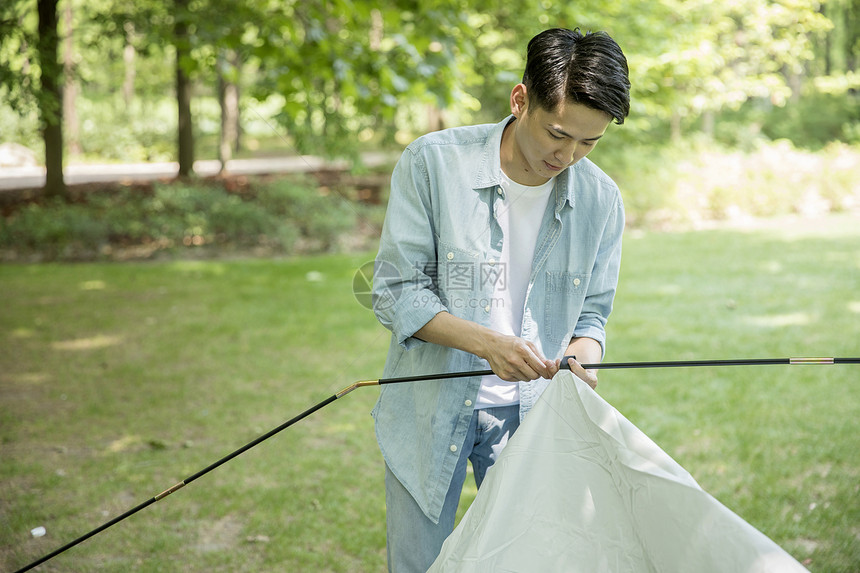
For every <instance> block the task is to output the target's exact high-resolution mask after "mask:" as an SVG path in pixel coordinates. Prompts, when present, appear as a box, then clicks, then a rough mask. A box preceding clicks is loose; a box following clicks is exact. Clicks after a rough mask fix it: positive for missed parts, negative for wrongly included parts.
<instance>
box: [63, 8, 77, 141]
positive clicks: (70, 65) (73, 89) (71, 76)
mask: <svg viewBox="0 0 860 573" xmlns="http://www.w3.org/2000/svg"><path fill="white" fill-rule="evenodd" d="M63 27H64V28H65V30H66V37H65V41H64V44H65V48H64V49H63V119H64V121H65V128H66V145H67V147H68V151H69V155H80V154H81V130H80V122H79V121H78V108H77V103H78V83H77V82H76V81H75V63H74V62H75V47H74V43H73V41H72V38H73V32H74V24H73V22H72V2H71V1H68V2H66V8H65V9H64V10H63Z"/></svg>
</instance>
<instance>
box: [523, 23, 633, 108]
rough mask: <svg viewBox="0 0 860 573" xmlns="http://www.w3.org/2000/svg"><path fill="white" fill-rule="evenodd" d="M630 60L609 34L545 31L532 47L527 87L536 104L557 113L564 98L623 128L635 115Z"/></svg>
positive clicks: (530, 49) (559, 29)
mask: <svg viewBox="0 0 860 573" xmlns="http://www.w3.org/2000/svg"><path fill="white" fill-rule="evenodd" d="M628 74H629V72H628V69H627V58H625V57H624V53H623V52H622V51H621V47H620V46H619V45H618V44H617V43H616V42H615V40H613V39H612V38H611V37H609V34H607V33H605V32H589V33H587V34H582V32H580V31H579V28H576V29H575V30H567V29H564V28H553V29H551V30H545V31H543V32H541V33H540V34H538V35H537V36H535V37H534V38H532V39H531V41H529V44H528V56H527V60H526V69H525V73H524V74H523V84H525V86H526V91H527V93H528V96H529V100H530V101H531V102H534V103H536V104H537V105H538V106H540V107H542V108H544V109H545V110H547V111H554V110H555V109H556V108H557V107H558V105H559V104H560V103H561V102H562V98H565V97H566V98H567V99H568V100H570V101H573V102H576V103H580V104H583V105H585V106H588V107H590V108H593V109H596V110H599V111H603V112H606V113H608V114H609V115H611V116H612V117H613V118H614V119H615V123H617V124H622V123H624V118H625V117H627V114H628V113H629V112H630V79H629V75H628Z"/></svg>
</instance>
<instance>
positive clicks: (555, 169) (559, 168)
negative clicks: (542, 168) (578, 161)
mask: <svg viewBox="0 0 860 573" xmlns="http://www.w3.org/2000/svg"><path fill="white" fill-rule="evenodd" d="M543 164H544V165H546V168H547V169H549V170H550V171H561V170H562V168H561V167H559V166H558V165H553V164H552V163H548V162H546V161H544V162H543Z"/></svg>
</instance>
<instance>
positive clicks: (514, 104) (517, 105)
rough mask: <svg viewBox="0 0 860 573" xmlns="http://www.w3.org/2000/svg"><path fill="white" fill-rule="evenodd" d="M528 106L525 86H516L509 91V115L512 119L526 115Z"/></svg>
mask: <svg viewBox="0 0 860 573" xmlns="http://www.w3.org/2000/svg"><path fill="white" fill-rule="evenodd" d="M528 105H529V94H528V91H527V90H526V86H525V84H517V85H515V86H514V89H512V90H511V113H512V114H514V117H517V118H518V117H521V116H522V115H523V114H525V113H526V110H527V109H528Z"/></svg>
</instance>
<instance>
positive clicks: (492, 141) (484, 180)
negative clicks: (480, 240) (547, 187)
mask: <svg viewBox="0 0 860 573" xmlns="http://www.w3.org/2000/svg"><path fill="white" fill-rule="evenodd" d="M513 120H514V116H513V115H509V116H508V117H506V118H505V119H503V120H502V121H500V122H499V123H497V124H496V125H494V126H493V128H492V129H491V130H490V134H489V136H488V137H487V142H486V143H485V144H484V151H483V153H482V154H481V163H480V165H479V166H478V169H477V171H476V172H475V179H474V181H473V184H472V188H473V189H475V190H479V189H486V188H488V187H495V186H497V185H500V184H501V182H502V176H501V173H502V158H501V147H502V134H503V133H504V131H505V127H507V125H508V124H509V123H510V122H512V121H513ZM571 169H572V168H571V167H568V168H567V169H565V170H564V171H562V172H561V173H559V174H558V175H557V176H556V178H555V194H556V205H555V211H556V213H558V212H559V211H561V209H562V207H563V206H564V203H565V202H567V203H569V204H570V206H571V207H573V206H574V203H575V201H576V200H575V197H574V194H573V186H572V185H569V184H568V181H569V180H570V170H571ZM559 191H563V192H564V195H562V196H559Z"/></svg>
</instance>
